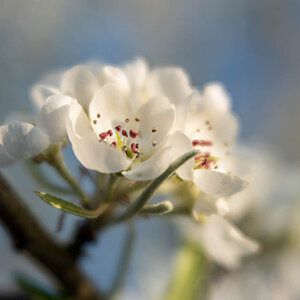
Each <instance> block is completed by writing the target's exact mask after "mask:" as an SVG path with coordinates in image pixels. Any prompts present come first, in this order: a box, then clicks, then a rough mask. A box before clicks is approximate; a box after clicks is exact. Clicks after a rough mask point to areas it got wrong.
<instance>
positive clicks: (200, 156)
mask: <svg viewBox="0 0 300 300" xmlns="http://www.w3.org/2000/svg"><path fill="white" fill-rule="evenodd" d="M202 158H203V155H202V154H198V155H196V156H195V160H201V159H202Z"/></svg>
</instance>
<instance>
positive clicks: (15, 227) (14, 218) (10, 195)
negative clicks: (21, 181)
mask: <svg viewBox="0 0 300 300" xmlns="http://www.w3.org/2000/svg"><path fill="white" fill-rule="evenodd" d="M0 221H1V222H2V223H3V225H4V227H5V228H6V229H7V231H8V233H9V235H10V236H11V238H12V240H13V242H14V245H15V247H16V249H18V250H20V251H24V252H25V253H26V254H28V255H29V256H30V257H31V258H33V259H34V260H35V261H37V262H39V263H40V265H41V266H42V267H43V268H44V269H45V270H46V271H48V273H50V274H51V275H52V276H53V277H54V279H56V281H57V282H58V283H59V284H60V286H61V288H62V289H63V291H64V292H65V293H66V294H67V295H69V296H72V299H80V300H94V299H103V296H102V295H101V294H100V293H99V292H98V291H97V290H96V289H95V288H94V287H93V286H92V285H91V283H90V281H89V280H88V279H87V278H86V277H85V276H84V275H83V274H82V272H81V270H80V269H79V267H78V265H77V262H76V260H75V259H74V258H73V256H72V255H71V253H69V251H68V250H67V249H66V248H64V247H63V246H61V245H59V244H57V243H55V242H54V240H53V239H52V238H51V237H50V236H49V235H48V233H47V232H46V231H45V230H44V229H43V228H42V227H41V226H40V224H39V223H38V222H37V221H36V220H35V218H34V217H33V216H32V215H31V213H30V212H29V210H28V209H27V208H26V207H25V206H24V204H22V203H21V201H20V199H19V197H18V196H17V195H16V194H15V193H14V192H13V190H12V189H11V187H10V185H9V184H8V183H7V181H6V180H5V178H4V177H3V176H2V175H1V174H0Z"/></svg>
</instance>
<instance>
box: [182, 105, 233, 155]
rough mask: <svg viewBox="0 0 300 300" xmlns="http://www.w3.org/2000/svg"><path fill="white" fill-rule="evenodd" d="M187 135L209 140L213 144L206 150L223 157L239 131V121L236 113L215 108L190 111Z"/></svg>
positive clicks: (192, 137) (192, 138) (191, 137)
mask: <svg viewBox="0 0 300 300" xmlns="http://www.w3.org/2000/svg"><path fill="white" fill-rule="evenodd" d="M185 133H186V135H187V136H188V137H189V138H190V139H191V140H194V139H199V140H207V141H211V142H212V143H213V146H212V147H210V148H209V149H208V148H206V149H205V151H209V152H211V154H212V155H213V156H217V157H222V156H225V155H227V154H228V152H230V150H231V148H232V146H233V145H234V143H235V139H236V136H237V133H238V121H237V119H236V118H235V116H234V115H232V114H230V113H223V112H218V111H213V110H208V111H204V112H198V111H193V112H191V111H190V112H189V114H188V118H187V122H186V129H185Z"/></svg>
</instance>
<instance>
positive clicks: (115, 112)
mask: <svg viewBox="0 0 300 300" xmlns="http://www.w3.org/2000/svg"><path fill="white" fill-rule="evenodd" d="M98 114H100V119H98V118H97V115H98ZM131 114H132V107H131V103H130V100H129V98H128V97H127V96H126V95H125V94H124V91H123V90H122V88H121V87H120V86H119V85H117V84H116V83H107V84H106V85H104V86H103V87H102V88H100V89H99V90H98V92H97V93H96V95H95V96H94V98H93V100H92V102H91V103H90V106H89V115H90V119H91V120H97V124H96V125H94V124H93V126H94V129H95V131H96V132H98V133H99V132H102V131H107V130H109V129H112V130H114V128H115V126H117V125H121V126H123V125H124V124H125V119H126V118H129V117H130V116H131Z"/></svg>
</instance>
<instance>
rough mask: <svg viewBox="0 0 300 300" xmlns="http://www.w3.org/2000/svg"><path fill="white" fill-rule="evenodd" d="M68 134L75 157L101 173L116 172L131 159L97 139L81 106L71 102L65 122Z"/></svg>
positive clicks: (87, 166) (123, 167)
mask: <svg viewBox="0 0 300 300" xmlns="http://www.w3.org/2000/svg"><path fill="white" fill-rule="evenodd" d="M67 130H68V136H69V139H70V141H71V143H72V147H73V151H74V153H75V155H76V157H77V159H78V160H79V161H80V162H81V163H82V164H83V165H84V166H85V167H86V168H88V169H91V170H96V171H98V172H101V173H116V172H119V171H121V170H123V169H125V168H127V167H128V166H129V165H130V163H131V161H130V160H129V159H127V157H126V156H125V154H124V153H122V152H121V151H120V150H117V149H114V148H112V147H109V146H107V145H106V144H105V143H101V142H99V141H98V139H97V136H96V135H95V133H94V131H93V129H92V127H91V125H90V121H89V119H88V117H87V115H86V114H85V112H84V110H83V108H82V106H81V105H80V104H78V102H77V101H76V100H75V101H73V102H72V104H71V106H70V111H69V120H68V122H67Z"/></svg>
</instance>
